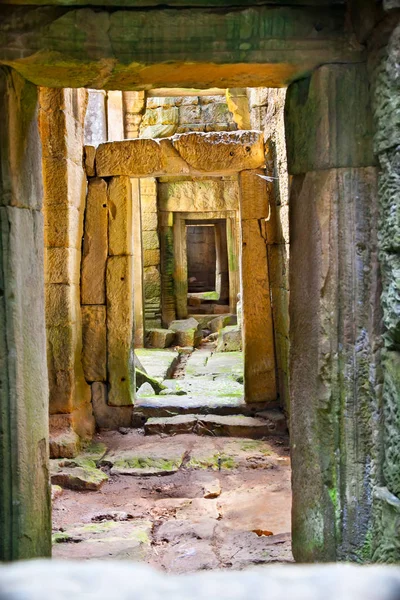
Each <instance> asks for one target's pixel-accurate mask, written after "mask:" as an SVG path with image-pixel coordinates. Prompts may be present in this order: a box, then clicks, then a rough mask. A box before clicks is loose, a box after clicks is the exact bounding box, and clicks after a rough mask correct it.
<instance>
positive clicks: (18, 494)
mask: <svg viewBox="0 0 400 600" xmlns="http://www.w3.org/2000/svg"><path fill="white" fill-rule="evenodd" d="M0 106H1V111H0V115H1V119H2V123H1V126H0V132H1V133H0V155H1V170H0V177H1V179H0V197H1V202H0V204H1V207H0V237H1V244H0V379H1V383H0V473H1V477H0V514H1V517H0V560H1V561H9V560H16V559H23V558H35V557H40V556H50V555H51V512H50V486H49V471H48V379H47V366H46V329H45V310H44V260H43V215H42V212H41V208H42V197H43V188H42V176H41V172H42V166H41V144H40V136H39V129H38V93H37V89H36V87H35V86H34V85H32V84H31V83H28V82H26V81H25V80H23V79H22V78H21V77H20V76H19V75H17V74H16V73H15V72H13V71H11V70H10V69H8V68H2V69H0Z"/></svg>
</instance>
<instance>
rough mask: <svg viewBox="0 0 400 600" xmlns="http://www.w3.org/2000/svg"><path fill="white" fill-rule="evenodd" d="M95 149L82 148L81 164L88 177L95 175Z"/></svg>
mask: <svg viewBox="0 0 400 600" xmlns="http://www.w3.org/2000/svg"><path fill="white" fill-rule="evenodd" d="M95 157H96V148H95V146H84V147H83V162H84V165H85V171H86V175H87V176H88V177H95V175H96V165H95V162H94V161H95Z"/></svg>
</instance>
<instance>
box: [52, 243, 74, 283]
mask: <svg viewBox="0 0 400 600" xmlns="http://www.w3.org/2000/svg"><path fill="white" fill-rule="evenodd" d="M80 271H81V253H80V251H79V250H77V249H76V248H45V270H44V275H45V283H65V284H68V285H72V284H73V285H79V282H80V276H81V273H80Z"/></svg>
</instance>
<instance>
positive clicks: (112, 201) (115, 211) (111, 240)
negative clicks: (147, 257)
mask: <svg viewBox="0 0 400 600" xmlns="http://www.w3.org/2000/svg"><path fill="white" fill-rule="evenodd" d="M108 208H109V213H108V214H109V216H108V253H109V254H110V255H111V256H115V255H120V254H132V241H133V236H132V189H131V182H130V179H129V177H113V179H112V180H111V182H110V184H109V186H108ZM136 218H138V215H137V216H136Z"/></svg>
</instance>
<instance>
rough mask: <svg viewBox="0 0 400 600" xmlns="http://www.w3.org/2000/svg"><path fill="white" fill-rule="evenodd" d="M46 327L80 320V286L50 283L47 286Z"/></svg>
mask: <svg viewBox="0 0 400 600" xmlns="http://www.w3.org/2000/svg"><path fill="white" fill-rule="evenodd" d="M45 298H46V325H47V326H60V325H68V324H69V323H76V322H77V320H78V319H79V315H78V311H79V306H80V298H79V286H77V285H64V284H54V283H48V284H46V286H45Z"/></svg>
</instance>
